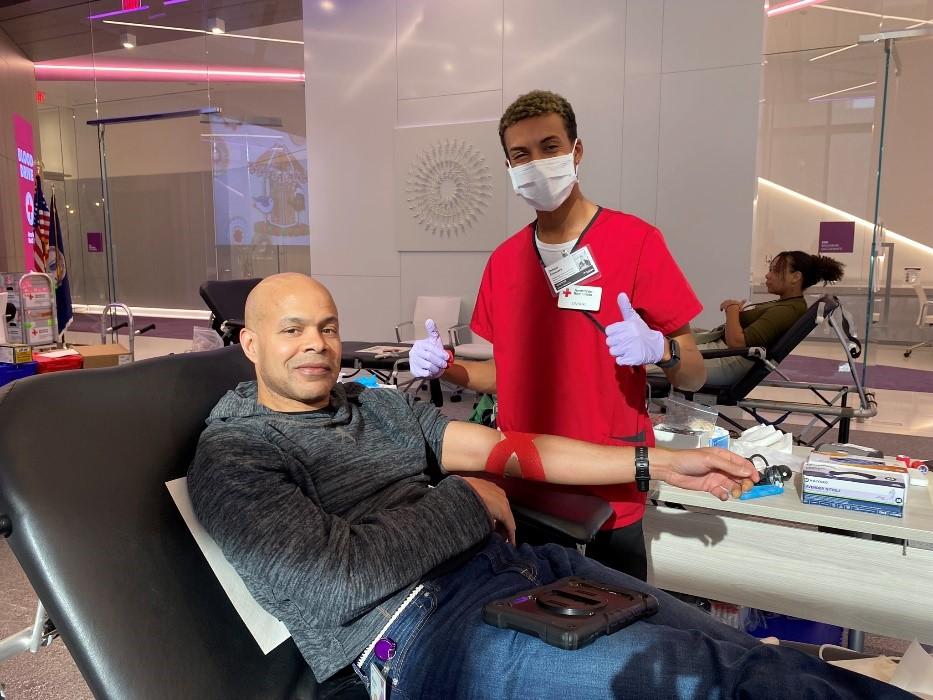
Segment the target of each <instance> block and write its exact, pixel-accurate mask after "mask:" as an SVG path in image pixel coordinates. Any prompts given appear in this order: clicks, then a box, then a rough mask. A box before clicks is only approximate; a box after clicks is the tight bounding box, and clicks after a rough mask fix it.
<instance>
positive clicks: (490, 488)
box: [462, 476, 515, 545]
mask: <svg viewBox="0 0 933 700" xmlns="http://www.w3.org/2000/svg"><path fill="white" fill-rule="evenodd" d="M462 478H463V480H464V481H465V482H467V483H468V484H469V485H470V486H471V487H472V488H473V490H474V491H476V495H477V496H479V499H480V500H481V501H482V502H483V505H484V506H486V510H487V511H488V512H489V517H490V518H492V527H493V529H495V530H502V531H503V534H504V535H505V538H506V539H507V540H508V541H509V542H511V543H512V544H513V545H514V544H515V516H514V515H512V506H510V505H509V499H508V496H506V495H505V491H503V490H502V489H501V488H499V487H498V486H496V485H495V484H493V483H492V482H490V481H486V480H485V479H477V478H476V477H470V476H464V477H462Z"/></svg>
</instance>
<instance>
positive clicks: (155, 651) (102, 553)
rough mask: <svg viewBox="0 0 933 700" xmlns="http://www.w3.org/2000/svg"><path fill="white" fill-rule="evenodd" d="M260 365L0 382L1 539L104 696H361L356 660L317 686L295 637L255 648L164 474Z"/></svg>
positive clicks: (575, 517) (605, 511) (216, 359)
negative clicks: (0, 433)
mask: <svg viewBox="0 0 933 700" xmlns="http://www.w3.org/2000/svg"><path fill="white" fill-rule="evenodd" d="M253 377H254V370H253V367H252V365H251V364H250V363H249V362H248V361H247V359H246V358H245V357H244V355H243V353H242V351H241V350H240V348H238V347H228V348H223V349H220V350H214V351H209V352H202V353H186V354H180V355H172V356H168V357H159V358H155V359H151V360H144V361H141V362H137V363H134V364H128V365H124V366H121V367H113V368H107V369H92V370H81V371H79V372H59V373H53V374H45V375H40V376H36V377H29V378H28V379H25V380H21V381H17V382H14V383H12V384H9V385H7V386H6V387H4V388H3V389H2V390H0V425H3V426H4V438H3V440H2V441H0V536H3V537H6V538H7V542H8V543H9V546H10V548H11V550H12V552H13V554H14V555H15V556H16V558H17V560H18V561H19V563H20V565H21V566H22V567H23V569H24V571H25V573H26V576H27V577H28V579H29V581H30V583H31V584H32V586H33V588H34V589H35V591H36V593H37V595H38V597H39V599H40V600H41V602H42V605H43V606H44V608H45V610H47V611H48V616H49V618H50V619H51V620H52V621H53V622H54V624H55V626H56V627H57V630H58V632H60V634H61V638H62V639H63V640H64V642H65V645H66V646H67V647H68V649H69V651H70V652H71V655H72V656H73V658H74V660H75V662H76V664H77V666H78V669H79V670H80V671H81V673H82V675H83V676H84V678H85V680H86V681H87V683H88V685H89V686H90V689H91V691H92V692H93V693H94V695H95V697H97V698H108V699H109V698H113V699H114V700H117V699H119V700H135V699H136V698H146V699H148V698H158V697H166V698H198V699H199V700H202V699H203V700H212V699H214V698H217V699H218V700H219V699H224V700H226V699H227V698H237V700H249V699H252V698H256V699H257V700H259V699H261V700H279V699H283V700H284V699H294V700H299V699H300V700H305V699H308V700H311V699H314V698H346V697H351V698H356V697H359V698H365V697H367V693H366V692H364V687H363V686H362V685H361V684H360V683H359V682H358V681H357V680H356V676H355V674H353V672H352V670H350V669H346V670H345V671H343V672H341V673H340V674H338V675H337V676H335V677H334V678H331V679H329V680H328V681H327V682H326V683H324V684H318V683H317V682H316V681H315V679H314V676H313V674H312V673H311V670H310V668H309V667H308V666H307V664H306V663H305V661H304V659H303V658H302V657H301V655H300V653H299V652H298V649H297V647H296V646H295V644H294V643H293V642H292V640H290V639H289V640H287V641H285V642H284V643H283V644H282V645H280V646H279V647H278V648H276V649H275V650H273V651H272V652H271V653H269V654H268V655H267V656H264V655H263V654H262V653H261V651H260V649H259V646H258V645H257V643H256V642H255V641H254V639H253V637H252V636H251V635H250V633H249V631H248V630H247V628H246V626H245V625H244V623H243V622H242V621H241V619H240V617H239V616H238V614H237V613H236V611H235V609H234V607H233V605H232V604H231V603H230V601H229V599H228V598H227V596H226V594H225V593H224V592H223V589H222V588H221V586H220V584H219V583H218V581H217V579H216V577H215V576H214V573H213V572H212V570H211V568H210V567H209V565H208V564H207V561H206V560H205V558H204V556H203V555H202V554H201V551H200V549H199V548H198V546H197V544H196V543H195V541H194V539H193V537H192V535H191V534H190V532H189V531H188V529H187V527H186V526H185V524H184V521H183V519H182V516H181V515H180V513H179V512H178V510H177V509H176V506H175V504H174V502H173V500H172V497H171V495H170V494H169V491H168V489H167V488H166V486H165V482H166V481H170V480H172V479H175V478H178V477H181V476H184V475H185V474H186V473H187V471H188V465H189V463H190V461H191V459H192V457H193V455H194V451H195V447H196V445H197V441H198V437H199V435H200V433H201V431H202V429H203V428H204V421H205V418H206V417H207V415H208V413H209V412H210V410H211V408H212V407H213V406H214V404H215V403H216V402H217V400H218V399H219V398H220V397H221V396H222V395H223V394H224V393H225V392H226V391H227V390H228V389H230V388H232V387H234V386H235V385H236V384H237V383H238V382H240V381H243V380H246V379H252V378H253ZM374 391H393V390H392V389H378V390H376V389H374ZM37 417H41V420H39V419H37ZM43 430H51V431H54V432H53V434H50V435H43V433H42V431H43ZM53 435H54V440H55V445H56V446H57V447H58V449H59V450H60V452H59V453H54V452H52V451H50V450H48V449H45V446H44V445H43V444H42V441H43V439H44V440H45V441H46V442H48V441H50V440H51V438H52V437H53ZM587 499H589V500H587ZM557 505H558V506H559V507H560V508H562V509H563V510H556V511H555V512H553V513H551V514H544V515H543V516H542V519H543V521H544V522H547V523H549V524H550V525H552V526H555V527H557V528H558V530H560V529H561V528H563V530H562V532H563V534H569V535H570V536H572V537H574V536H575V537H577V538H579V539H581V540H584V541H585V540H588V539H589V538H591V537H592V536H593V534H595V532H596V531H597V530H598V529H599V527H600V525H601V524H602V523H603V522H604V520H605V518H606V517H608V515H609V512H611V511H610V510H609V508H608V506H607V505H606V504H605V503H603V502H601V501H600V499H597V498H595V497H592V498H589V497H584V498H583V499H582V500H578V501H575V503H574V506H573V508H571V509H569V510H568V509H567V508H566V507H565V506H564V505H563V504H557ZM515 509H516V514H517V515H519V516H521V515H522V514H524V515H525V516H530V515H531V514H532V510H531V509H530V508H527V507H524V506H522V505H520V504H516V507H515ZM40 612H41V609H40ZM39 627H40V628H41V627H42V625H39ZM24 632H25V631H24ZM40 633H41V631H40ZM0 645H2V643H0ZM33 651H35V649H33ZM40 653H41V651H40ZM2 672H3V667H2V666H0V674H2Z"/></svg>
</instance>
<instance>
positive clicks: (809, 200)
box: [758, 177, 933, 255]
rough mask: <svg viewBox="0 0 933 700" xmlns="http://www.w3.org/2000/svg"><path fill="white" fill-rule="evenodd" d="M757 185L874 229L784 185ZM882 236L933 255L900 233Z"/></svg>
mask: <svg viewBox="0 0 933 700" xmlns="http://www.w3.org/2000/svg"><path fill="white" fill-rule="evenodd" d="M758 184H759V185H766V186H768V187H770V188H772V189H774V190H777V191H778V192H781V193H783V194H786V195H788V196H790V197H793V198H795V199H799V200H801V201H803V202H806V203H808V204H813V205H814V206H817V207H820V208H821V209H823V210H824V211H827V212H829V213H830V214H832V215H833V216H839V217H842V218H843V219H851V220H854V221H855V223H857V224H860V225H862V226H864V227H865V228H867V229H868V230H869V231H871V230H873V229H874V224H872V222H870V221H867V220H865V219H863V218H862V217H860V216H855V215H854V214H852V213H850V212H847V211H843V210H842V209H837V208H836V207H833V206H830V205H829V204H827V203H826V202H821V201H820V200H818V199H813V197H808V196H807V195H805V194H801V193H800V192H797V191H796V190H792V189H790V188H789V187H784V185H779V184H777V183H776V182H772V181H771V180H766V179H765V178H763V177H759V178H758ZM884 235H885V236H889V237H891V238H893V239H894V240H895V241H898V242H899V243H904V244H905V245H909V246H911V247H912V248H916V249H917V250H919V251H922V252H924V253H927V254H928V255H929V254H933V248H931V247H930V246H928V245H925V244H924V243H920V242H919V241H915V240H914V239H913V238H908V237H907V236H905V235H903V234H901V233H895V232H894V231H892V230H891V229H884Z"/></svg>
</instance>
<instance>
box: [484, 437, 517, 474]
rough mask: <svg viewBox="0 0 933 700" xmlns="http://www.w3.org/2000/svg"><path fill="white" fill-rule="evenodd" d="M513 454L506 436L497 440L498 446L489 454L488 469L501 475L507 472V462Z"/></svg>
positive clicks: (491, 472)
mask: <svg viewBox="0 0 933 700" xmlns="http://www.w3.org/2000/svg"><path fill="white" fill-rule="evenodd" d="M511 456H512V447H511V445H510V444H509V439H508V437H506V438H505V440H500V441H499V442H497V443H496V446H495V447H493V448H492V449H491V450H490V451H489V456H488V457H487V458H486V471H487V472H489V473H490V474H496V475H497V476H501V475H502V474H503V472H505V463H506V462H508V461H509V457H511Z"/></svg>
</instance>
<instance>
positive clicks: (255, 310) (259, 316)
mask: <svg viewBox="0 0 933 700" xmlns="http://www.w3.org/2000/svg"><path fill="white" fill-rule="evenodd" d="M300 292H306V293H307V292H311V293H312V295H313V296H317V297H320V298H321V299H322V300H323V299H327V300H328V301H329V303H330V306H332V307H333V308H334V310H335V311H336V308H337V307H336V304H334V298H333V297H332V296H331V294H330V291H329V290H328V289H327V287H325V286H324V285H323V284H321V283H320V282H318V281H317V280H315V279H312V278H311V277H308V275H303V274H301V273H300V272H280V273H279V274H277V275H270V276H269V277H266V278H265V279H264V280H263V281H262V282H260V283H259V284H257V285H256V286H255V287H253V291H251V292H250V293H249V296H248V297H246V311H245V315H244V317H243V321H244V322H245V324H246V327H247V328H257V327H258V326H259V325H260V324H261V323H262V322H263V320H265V319H267V318H269V317H270V316H272V315H273V313H272V312H273V310H274V309H275V307H276V302H277V301H279V300H282V299H284V298H285V297H286V296H288V295H291V294H296V293H300Z"/></svg>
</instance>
